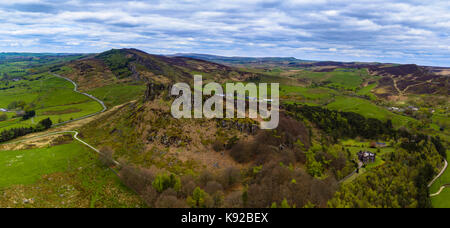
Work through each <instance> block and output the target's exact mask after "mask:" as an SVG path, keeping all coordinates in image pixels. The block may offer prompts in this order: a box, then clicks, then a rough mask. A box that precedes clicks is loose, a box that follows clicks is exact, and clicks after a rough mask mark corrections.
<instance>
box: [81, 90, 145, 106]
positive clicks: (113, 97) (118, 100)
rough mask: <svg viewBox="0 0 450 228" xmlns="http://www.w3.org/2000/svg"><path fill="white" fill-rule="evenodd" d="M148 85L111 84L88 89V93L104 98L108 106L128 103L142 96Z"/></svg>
mask: <svg viewBox="0 0 450 228" xmlns="http://www.w3.org/2000/svg"><path fill="white" fill-rule="evenodd" d="M145 89H146V87H145V86H144V85H123V84H118V85H109V86H105V87H100V88H96V89H94V90H90V91H87V93H89V94H91V95H93V96H94V97H97V98H98V99H100V100H102V101H103V102H104V103H105V105H106V106H107V107H112V106H116V105H119V104H123V103H126V102H128V101H130V100H134V99H137V98H138V97H142V96H143V94H144V91H145Z"/></svg>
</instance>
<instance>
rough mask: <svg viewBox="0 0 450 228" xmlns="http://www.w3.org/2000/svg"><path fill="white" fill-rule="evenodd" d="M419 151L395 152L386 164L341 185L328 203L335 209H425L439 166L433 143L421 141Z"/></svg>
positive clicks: (439, 160) (428, 204)
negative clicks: (431, 184)
mask: <svg viewBox="0 0 450 228" xmlns="http://www.w3.org/2000/svg"><path fill="white" fill-rule="evenodd" d="M418 144H424V145H425V146H424V148H423V150H421V151H415V152H412V151H407V150H405V149H402V148H398V149H397V150H396V151H395V152H393V153H391V154H390V156H387V157H388V160H387V161H386V164H385V165H383V166H382V167H380V168H376V169H374V170H373V171H371V172H368V173H366V174H365V175H364V176H362V177H360V178H357V179H356V180H355V181H353V182H351V183H347V184H344V185H343V186H342V187H341V189H340V190H339V191H338V192H337V193H336V195H335V197H334V198H333V199H332V200H330V202H329V205H328V206H329V207H338V208H372V207H374V208H417V207H418V208H428V207H431V202H430V199H429V191H428V183H429V182H430V181H431V180H432V179H433V177H434V176H435V174H436V173H437V170H436V169H435V168H433V167H438V166H439V164H441V162H442V159H441V156H440V155H439V154H438V153H437V150H436V149H435V147H434V145H433V143H431V142H428V143H425V141H421V142H418Z"/></svg>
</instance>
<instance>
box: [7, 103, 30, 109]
mask: <svg viewBox="0 0 450 228" xmlns="http://www.w3.org/2000/svg"><path fill="white" fill-rule="evenodd" d="M26 105H27V103H25V101H13V102H11V103H9V105H8V109H9V110H14V109H18V108H20V109H24V108H25V106H26Z"/></svg>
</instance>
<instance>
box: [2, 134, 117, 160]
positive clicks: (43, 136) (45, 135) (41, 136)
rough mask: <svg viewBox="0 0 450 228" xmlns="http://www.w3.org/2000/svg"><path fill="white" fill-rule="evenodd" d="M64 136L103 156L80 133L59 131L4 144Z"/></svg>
mask: <svg viewBox="0 0 450 228" xmlns="http://www.w3.org/2000/svg"><path fill="white" fill-rule="evenodd" d="M62 134H73V138H74V139H75V140H77V141H78V142H80V143H82V144H84V145H85V146H87V147H89V148H90V149H92V150H93V151H95V152H96V153H97V154H99V155H103V153H102V152H100V150H98V149H97V148H95V147H93V146H91V145H90V144H89V143H87V142H85V141H83V140H81V139H80V138H78V134H80V133H79V132H78V131H58V132H51V133H47V134H43V135H39V136H35V137H31V138H27V139H22V140H19V141H13V142H9V143H4V145H7V144H17V143H22V142H26V141H29V140H33V139H38V138H45V137H48V136H52V135H62ZM113 163H114V164H115V165H120V163H119V162H117V161H115V160H113Z"/></svg>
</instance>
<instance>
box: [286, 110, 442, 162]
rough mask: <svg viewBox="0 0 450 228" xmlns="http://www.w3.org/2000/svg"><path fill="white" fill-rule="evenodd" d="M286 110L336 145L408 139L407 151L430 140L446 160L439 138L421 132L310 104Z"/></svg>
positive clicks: (417, 147) (419, 148)
mask: <svg viewBox="0 0 450 228" xmlns="http://www.w3.org/2000/svg"><path fill="white" fill-rule="evenodd" d="M286 110H288V113H289V114H290V115H292V116H294V117H295V118H297V119H299V120H302V121H305V120H308V121H310V122H313V123H314V124H315V125H316V126H317V127H318V128H319V129H321V130H322V131H324V132H325V133H326V134H327V135H330V136H332V138H333V141H334V142H335V143H336V142H337V141H338V139H341V138H356V137H363V138H366V139H394V140H395V141H399V140H400V139H406V140H404V141H403V142H402V145H401V147H402V148H404V149H406V150H408V151H411V150H412V151H419V150H422V146H421V145H419V144H418V143H417V142H420V141H422V140H424V141H425V142H428V141H431V142H432V143H433V144H434V146H436V149H437V150H438V152H439V154H441V155H442V157H444V158H445V157H446V149H445V147H444V146H443V144H442V142H441V139H440V138H439V137H430V136H428V135H424V134H421V133H414V132H410V131H408V130H406V129H399V130H396V129H395V128H394V127H393V125H392V121H391V120H387V121H386V122H382V121H380V120H378V119H373V118H369V119H367V118H365V117H364V116H362V115H360V114H357V113H353V112H339V111H334V110H329V109H326V108H321V107H316V106H307V105H295V104H292V105H287V106H286Z"/></svg>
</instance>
